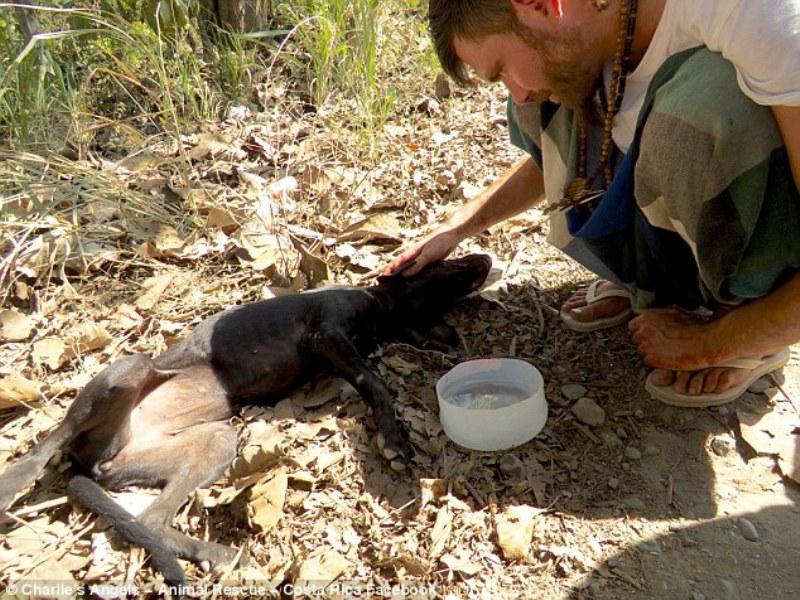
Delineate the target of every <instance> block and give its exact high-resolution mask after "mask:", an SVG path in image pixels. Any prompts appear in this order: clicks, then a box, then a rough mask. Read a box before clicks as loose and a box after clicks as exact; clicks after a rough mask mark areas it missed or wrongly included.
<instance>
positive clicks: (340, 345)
mask: <svg viewBox="0 0 800 600" xmlns="http://www.w3.org/2000/svg"><path fill="white" fill-rule="evenodd" d="M311 350H312V351H313V352H314V353H315V354H317V355H318V356H320V357H322V358H324V359H325V360H326V361H327V362H328V363H330V365H331V366H332V367H333V368H334V370H335V371H336V372H337V374H339V375H341V376H342V377H344V378H345V379H346V380H347V381H348V382H350V384H352V385H353V387H355V388H356V390H358V393H359V394H361V396H362V397H363V398H364V400H366V401H367V402H368V403H370V404H371V405H372V407H373V410H374V411H375V421H376V424H377V426H378V447H379V448H380V450H381V452H382V453H383V455H384V456H385V457H386V459H387V460H388V461H390V465H391V467H392V468H393V469H395V470H397V471H402V470H403V469H405V468H406V467H407V466H408V463H409V461H410V460H411V457H412V456H413V455H414V451H413V450H412V448H411V445H410V444H409V442H408V434H407V432H406V430H405V427H404V426H403V425H402V424H401V422H400V421H399V420H398V419H397V416H396V415H395V412H394V406H393V400H394V397H393V396H392V393H391V392H390V391H389V389H388V388H387V387H386V384H384V383H383V381H381V379H380V378H379V377H378V376H377V375H375V373H373V372H372V371H370V370H369V368H368V367H367V365H366V363H365V362H364V360H363V359H362V358H361V356H360V355H359V353H358V350H357V349H356V347H355V346H354V345H353V343H352V342H351V341H350V340H349V339H348V338H347V336H346V335H345V334H344V333H343V332H341V331H339V330H336V329H326V330H321V331H319V332H317V333H316V334H314V336H313V340H312V342H311Z"/></svg>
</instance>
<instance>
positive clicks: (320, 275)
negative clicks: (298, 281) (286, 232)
mask: <svg viewBox="0 0 800 600" xmlns="http://www.w3.org/2000/svg"><path fill="white" fill-rule="evenodd" d="M290 238H291V240H292V244H294V247H295V248H296V249H297V251H298V252H299V253H300V271H302V272H303V274H304V275H305V276H306V277H307V278H308V283H309V286H310V287H312V288H314V287H317V286H318V285H319V284H320V283H322V282H323V281H327V280H328V279H329V278H330V275H329V274H328V264H327V263H326V262H325V261H324V260H322V259H321V258H320V257H319V256H316V255H314V254H313V253H312V252H311V251H310V250H309V249H308V248H306V246H305V244H303V242H302V241H301V240H300V239H299V238H297V237H295V236H293V235H292V236H290Z"/></svg>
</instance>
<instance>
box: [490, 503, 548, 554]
mask: <svg viewBox="0 0 800 600" xmlns="http://www.w3.org/2000/svg"><path fill="white" fill-rule="evenodd" d="M541 512H542V511H541V510H540V509H537V508H534V507H532V506H528V505H527V504H522V505H519V506H509V507H508V508H506V509H505V510H504V511H503V512H502V513H500V514H498V515H497V518H496V527H497V542H498V544H499V545H500V549H501V550H502V551H503V555H504V556H505V557H506V558H507V559H508V560H518V559H521V558H525V557H526V556H527V555H528V550H529V549H530V545H531V537H532V536H533V520H534V518H535V517H536V515H538V514H539V513H541Z"/></svg>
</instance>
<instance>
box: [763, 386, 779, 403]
mask: <svg viewBox="0 0 800 600" xmlns="http://www.w3.org/2000/svg"><path fill="white" fill-rule="evenodd" d="M764 395H765V396H766V397H767V399H768V400H772V399H773V398H774V397H775V396H777V395H778V388H776V387H768V388H767V389H765V390H764Z"/></svg>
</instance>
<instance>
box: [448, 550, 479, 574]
mask: <svg viewBox="0 0 800 600" xmlns="http://www.w3.org/2000/svg"><path fill="white" fill-rule="evenodd" d="M439 560H441V561H442V562H443V563H444V564H445V565H447V566H448V567H449V568H450V569H451V570H453V571H458V572H459V573H463V574H464V575H475V573H477V572H478V571H480V570H481V564H480V563H474V562H472V561H469V560H464V559H463V558H458V557H456V556H453V555H452V554H445V555H444V556H442V557H441V558H440V559H439Z"/></svg>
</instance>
